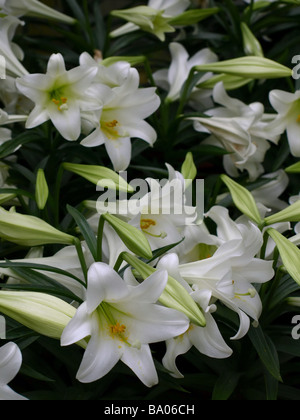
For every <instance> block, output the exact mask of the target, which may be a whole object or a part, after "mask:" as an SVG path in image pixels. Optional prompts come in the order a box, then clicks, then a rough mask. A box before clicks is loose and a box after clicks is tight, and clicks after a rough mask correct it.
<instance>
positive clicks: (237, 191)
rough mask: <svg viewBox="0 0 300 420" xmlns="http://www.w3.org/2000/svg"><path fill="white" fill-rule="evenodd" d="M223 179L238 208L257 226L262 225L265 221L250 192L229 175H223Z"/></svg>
mask: <svg viewBox="0 0 300 420" xmlns="http://www.w3.org/2000/svg"><path fill="white" fill-rule="evenodd" d="M221 179H222V181H223V182H224V183H225V184H226V185H227V187H228V189H229V191H230V193H231V195H232V199H233V201H234V204H235V205H236V207H237V208H238V209H239V210H240V211H241V212H242V213H243V214H245V215H246V216H247V217H249V219H251V220H253V221H254V222H255V223H256V224H257V225H261V224H262V223H263V221H262V219H261V216H260V213H259V210H258V207H257V204H256V202H255V200H254V197H253V195H252V194H251V193H250V191H248V190H247V189H246V188H244V187H243V186H242V185H240V184H238V183H237V182H235V181H233V180H232V179H231V178H229V177H228V176H227V175H222V176H221Z"/></svg>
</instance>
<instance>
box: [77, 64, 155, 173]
mask: <svg viewBox="0 0 300 420" xmlns="http://www.w3.org/2000/svg"><path fill="white" fill-rule="evenodd" d="M92 69H93V71H95V70H96V72H98V71H99V70H98V68H97V67H92ZM119 69H120V67H119ZM125 71H126V74H127V76H126V77H125V78H124V79H123V80H124V83H122V80H121V83H122V84H121V85H120V86H116V87H114V88H112V89H111V88H109V87H108V86H104V85H101V84H93V86H92V89H91V95H94V97H95V98H97V99H98V101H99V109H101V110H100V111H99V112H98V113H96V117H94V120H95V118H96V121H97V124H96V127H95V130H94V131H93V132H92V133H91V134H90V135H89V136H88V137H86V138H85V139H84V140H83V141H82V142H81V144H82V145H83V146H86V147H96V146H100V145H102V144H105V147H106V150H107V153H108V155H109V157H110V159H111V161H112V163H113V166H114V170H115V171H117V172H119V171H123V170H126V169H127V168H128V166H129V164H130V160H131V151H132V149H131V138H134V137H137V138H139V139H142V140H144V141H146V142H147V143H149V144H150V145H151V146H152V145H153V144H154V142H155V141H156V139H157V134H156V132H155V130H154V129H153V128H152V127H151V126H150V124H148V123H147V122H146V121H145V119H146V118H148V117H149V116H150V115H152V114H153V113H154V112H155V111H156V110H157V109H158V108H159V106H160V99H159V96H158V95H157V94H156V92H155V88H139V84H140V77H139V73H138V71H137V70H136V69H131V70H130V71H129V69H128V68H127V70H126V67H125ZM127 71H128V72H127ZM120 77H122V76H120ZM86 118H88V116H86Z"/></svg>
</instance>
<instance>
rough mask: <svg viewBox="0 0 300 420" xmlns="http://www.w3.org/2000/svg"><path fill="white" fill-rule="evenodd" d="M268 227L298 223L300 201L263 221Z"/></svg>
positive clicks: (299, 220) (299, 218) (299, 219)
mask: <svg viewBox="0 0 300 420" xmlns="http://www.w3.org/2000/svg"><path fill="white" fill-rule="evenodd" d="M265 222H266V224H267V225H268V226H270V225H273V224H275V223H282V222H300V201H297V202H296V203H294V204H292V205H291V206H289V207H287V208H286V209H284V210H282V211H280V212H279V213H276V214H273V215H272V216H269V217H267V218H266V219H265Z"/></svg>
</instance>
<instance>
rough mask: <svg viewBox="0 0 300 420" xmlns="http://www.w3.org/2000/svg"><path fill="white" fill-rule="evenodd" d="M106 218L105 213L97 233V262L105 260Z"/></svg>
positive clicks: (101, 217)
mask: <svg viewBox="0 0 300 420" xmlns="http://www.w3.org/2000/svg"><path fill="white" fill-rule="evenodd" d="M104 224H105V218H104V217H103V214H102V215H101V216H100V220H99V225H98V234H97V262H102V260H103V249H102V243H103V232H104Z"/></svg>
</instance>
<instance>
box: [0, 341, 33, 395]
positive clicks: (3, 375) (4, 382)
mask: <svg viewBox="0 0 300 420" xmlns="http://www.w3.org/2000/svg"><path fill="white" fill-rule="evenodd" d="M21 365H22V354H21V351H20V349H19V347H18V346H17V345H16V344H15V343H12V342H10V343H7V344H5V345H4V346H3V347H1V348H0V401H24V400H27V398H24V397H22V396H21V395H19V394H17V393H16V392H14V391H13V390H12V389H11V388H10V387H9V386H8V384H9V382H11V381H12V380H13V379H14V378H15V376H16V375H17V374H18V372H19V370H20V368H21Z"/></svg>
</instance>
